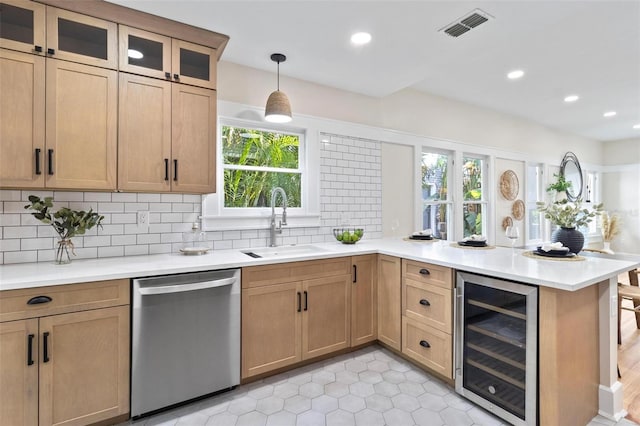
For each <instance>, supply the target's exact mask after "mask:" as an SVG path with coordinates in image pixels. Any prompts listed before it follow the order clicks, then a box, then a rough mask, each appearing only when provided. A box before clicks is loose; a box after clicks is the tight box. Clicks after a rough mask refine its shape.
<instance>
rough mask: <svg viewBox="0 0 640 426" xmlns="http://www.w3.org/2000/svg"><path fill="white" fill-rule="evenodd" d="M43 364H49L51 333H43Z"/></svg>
mask: <svg viewBox="0 0 640 426" xmlns="http://www.w3.org/2000/svg"><path fill="white" fill-rule="evenodd" d="M42 362H49V332H48V331H45V332H44V333H42Z"/></svg>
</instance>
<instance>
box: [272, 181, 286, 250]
mask: <svg viewBox="0 0 640 426" xmlns="http://www.w3.org/2000/svg"><path fill="white" fill-rule="evenodd" d="M278 194H280V195H281V197H282V220H280V221H278V224H277V225H276V196H277V195H278ZM286 224H287V194H286V193H285V192H284V189H282V188H280V187H279V186H276V187H275V188H273V189H272V190H271V227H270V230H271V233H270V238H271V243H270V244H269V246H270V247H275V246H276V233H278V234H282V225H286Z"/></svg>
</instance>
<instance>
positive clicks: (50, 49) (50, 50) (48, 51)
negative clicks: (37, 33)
mask: <svg viewBox="0 0 640 426" xmlns="http://www.w3.org/2000/svg"><path fill="white" fill-rule="evenodd" d="M47 53H48V54H49V55H55V54H56V50H55V49H52V48H48V49H47Z"/></svg>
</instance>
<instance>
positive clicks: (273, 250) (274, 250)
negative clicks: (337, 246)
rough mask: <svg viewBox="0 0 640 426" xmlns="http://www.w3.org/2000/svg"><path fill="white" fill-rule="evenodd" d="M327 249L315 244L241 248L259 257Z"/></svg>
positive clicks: (290, 254)
mask: <svg viewBox="0 0 640 426" xmlns="http://www.w3.org/2000/svg"><path fill="white" fill-rule="evenodd" d="M326 251H327V250H326V249H323V248H321V247H318V246H314V245H302V246H298V245H291V246H280V247H259V248H252V249H246V250H241V252H242V253H244V254H246V255H247V256H251V257H255V258H259V257H283V256H302V255H305V254H314V253H324V252H326Z"/></svg>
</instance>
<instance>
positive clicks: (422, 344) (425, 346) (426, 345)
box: [420, 340, 431, 348]
mask: <svg viewBox="0 0 640 426" xmlns="http://www.w3.org/2000/svg"><path fill="white" fill-rule="evenodd" d="M420 346H422V347H423V348H430V347H431V345H430V344H429V342H427V341H426V340H420Z"/></svg>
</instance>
